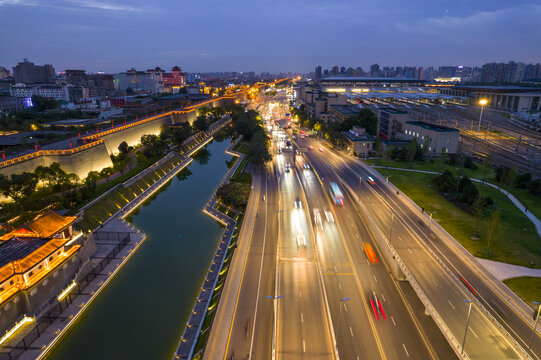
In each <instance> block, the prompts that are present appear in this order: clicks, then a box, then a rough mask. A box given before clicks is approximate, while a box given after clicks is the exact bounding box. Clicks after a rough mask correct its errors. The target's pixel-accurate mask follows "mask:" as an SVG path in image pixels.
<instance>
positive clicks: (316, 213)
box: [314, 208, 323, 229]
mask: <svg viewBox="0 0 541 360" xmlns="http://www.w3.org/2000/svg"><path fill="white" fill-rule="evenodd" d="M314 222H315V223H316V227H317V228H318V229H322V228H323V223H322V222H321V212H320V211H319V209H318V208H314Z"/></svg>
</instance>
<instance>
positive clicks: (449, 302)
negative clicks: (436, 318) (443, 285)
mask: <svg viewBox="0 0 541 360" xmlns="http://www.w3.org/2000/svg"><path fill="white" fill-rule="evenodd" d="M447 302H448V303H449V305H451V307H452V308H453V309H455V306H454V305H453V304H451V301H450V300H447Z"/></svg>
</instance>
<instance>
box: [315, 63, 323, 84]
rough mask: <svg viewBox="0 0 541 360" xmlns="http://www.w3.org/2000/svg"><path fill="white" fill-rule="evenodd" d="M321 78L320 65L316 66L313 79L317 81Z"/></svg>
mask: <svg viewBox="0 0 541 360" xmlns="http://www.w3.org/2000/svg"><path fill="white" fill-rule="evenodd" d="M320 79H321V66H319V65H318V66H316V72H315V74H314V80H315V81H319V80H320Z"/></svg>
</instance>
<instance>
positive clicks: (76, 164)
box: [0, 141, 113, 179]
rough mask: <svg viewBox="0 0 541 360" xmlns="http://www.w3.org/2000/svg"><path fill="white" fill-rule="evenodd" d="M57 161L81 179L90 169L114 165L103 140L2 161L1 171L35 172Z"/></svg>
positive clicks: (9, 173) (5, 173)
mask: <svg viewBox="0 0 541 360" xmlns="http://www.w3.org/2000/svg"><path fill="white" fill-rule="evenodd" d="M54 162H57V163H59V164H60V167H61V168H62V169H63V170H64V171H66V172H68V173H74V174H76V175H77V176H79V177H80V178H81V179H83V178H85V177H86V175H88V173H89V172H90V171H100V170H101V169H103V168H106V167H109V166H113V162H112V161H111V158H110V157H109V153H108V152H107V148H106V147H105V144H104V142H103V141H95V142H93V143H91V144H86V145H83V146H80V147H77V148H74V149H70V150H40V151H36V152H33V153H31V154H28V155H25V156H20V157H18V158H15V159H11V160H6V161H3V162H0V173H1V174H4V175H11V174H20V173H22V172H33V171H34V170H35V169H36V168H37V167H38V166H50V165H51V164H52V163H54Z"/></svg>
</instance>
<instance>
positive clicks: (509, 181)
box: [505, 168, 518, 195]
mask: <svg viewBox="0 0 541 360" xmlns="http://www.w3.org/2000/svg"><path fill="white" fill-rule="evenodd" d="M517 177H518V174H517V170H516V169H515V168H512V169H511V170H509V172H508V173H507V175H506V177H505V184H506V186H507V195H509V190H511V187H512V186H514V185H515V181H516V180H517Z"/></svg>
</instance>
